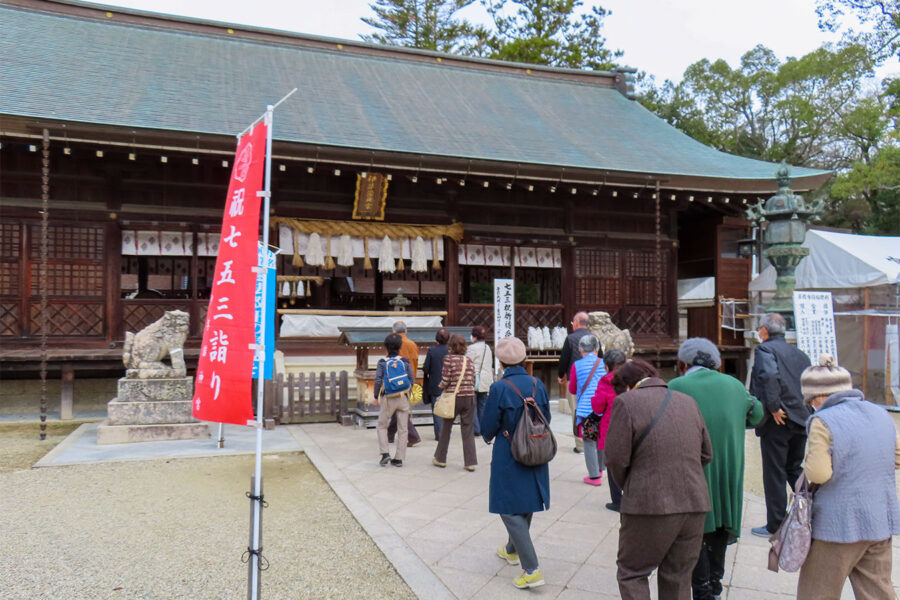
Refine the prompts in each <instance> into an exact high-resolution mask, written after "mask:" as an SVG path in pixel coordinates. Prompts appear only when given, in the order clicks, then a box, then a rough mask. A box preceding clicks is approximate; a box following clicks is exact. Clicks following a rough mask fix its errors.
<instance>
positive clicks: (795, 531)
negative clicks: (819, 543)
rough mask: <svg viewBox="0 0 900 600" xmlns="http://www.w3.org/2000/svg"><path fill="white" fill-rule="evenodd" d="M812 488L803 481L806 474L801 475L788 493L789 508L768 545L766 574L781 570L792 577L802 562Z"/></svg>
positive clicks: (808, 533)
mask: <svg viewBox="0 0 900 600" xmlns="http://www.w3.org/2000/svg"><path fill="white" fill-rule="evenodd" d="M814 487H815V486H810V485H809V484H808V482H807V481H806V473H801V474H800V477H798V478H797V483H796V484H795V485H794V491H793V492H791V504H790V506H789V507H788V511H787V516H785V518H784V521H782V522H781V527H779V528H778V531H776V532H775V533H773V534H772V537H770V538H769V542H770V543H771V544H772V547H771V548H770V549H769V570H770V571H775V572H776V573H777V572H778V569H782V570H784V571H787V572H789V573H796V572H797V571H799V570H800V567H802V566H803V563H804V562H806V556H807V555H808V554H809V547H810V545H812V503H813V494H814V493H815V489H814Z"/></svg>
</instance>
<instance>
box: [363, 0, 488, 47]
mask: <svg viewBox="0 0 900 600" xmlns="http://www.w3.org/2000/svg"><path fill="white" fill-rule="evenodd" d="M473 1H474V0H376V1H375V2H373V3H372V4H370V5H369V7H370V8H371V9H372V12H374V13H375V15H374V16H373V17H364V18H363V19H362V20H363V22H364V23H366V24H367V25H370V26H372V27H374V28H375V29H377V30H379V32H378V33H373V34H371V35H364V36H362V39H363V40H365V41H367V42H372V43H375V44H386V45H390V46H407V47H412V48H424V49H426V50H437V51H439V52H455V51H457V50H458V47H459V44H460V41H461V39H462V38H463V37H464V35H465V31H466V30H467V27H468V25H467V24H466V23H465V22H464V21H460V20H458V19H457V18H456V17H455V15H456V13H457V11H459V10H460V9H461V8H463V7H465V6H467V5H469V4H471V3H472V2H473Z"/></svg>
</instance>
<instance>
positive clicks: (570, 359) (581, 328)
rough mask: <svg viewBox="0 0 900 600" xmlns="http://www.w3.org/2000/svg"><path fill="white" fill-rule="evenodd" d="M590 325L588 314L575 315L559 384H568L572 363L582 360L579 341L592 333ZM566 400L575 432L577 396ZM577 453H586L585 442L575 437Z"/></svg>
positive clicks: (561, 359) (563, 352)
mask: <svg viewBox="0 0 900 600" xmlns="http://www.w3.org/2000/svg"><path fill="white" fill-rule="evenodd" d="M588 325H590V317H588V314H587V313H586V312H578V313H575V316H574V317H573V318H572V330H573V331H572V333H570V334H569V335H568V337H567V338H566V343H565V344H563V347H562V350H561V351H560V353H559V370H558V375H559V382H560V383H566V378H567V377H568V376H569V371H571V370H572V363H574V362H575V361H576V360H578V359H579V358H581V351H580V350H579V349H578V341H579V340H580V339H581V338H582V337H584V336H586V335H587V334H589V333H590V330H588ZM600 353H601V354H602V353H603V349H602V348H601V349H600ZM566 400H567V401H568V403H569V412H571V413H572V430H573V431H574V430H575V404H576V401H575V396H574V394H568V393H567V394H566ZM574 450H575V452H578V453H579V454H580V453H582V452H584V440H582V439H581V438H580V437H578V436H575V448H574Z"/></svg>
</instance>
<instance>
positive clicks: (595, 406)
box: [591, 349, 626, 512]
mask: <svg viewBox="0 0 900 600" xmlns="http://www.w3.org/2000/svg"><path fill="white" fill-rule="evenodd" d="M625 360H626V359H625V354H624V353H623V352H622V351H621V350H615V349H613V350H608V351H607V352H606V354H604V355H603V363H604V364H605V366H606V375H604V376H603V377H602V378H601V379H600V383H599V384H597V391H596V392H594V396H593V397H592V398H591V410H592V411H593V412H594V414H595V415H600V434H599V436H598V438H597V449H598V450H604V449H605V448H606V432H607V430H608V429H609V417H610V415H611V414H612V405H613V400H615V399H616V396H617V393H616V390H615V389H613V386H612V378H613V376H614V375H615V371H616V369H618V368H619V367H620V366H622V365H623V364H624V363H625ZM623 391H624V390H623ZM606 479H607V481H608V482H609V497H610V500H612V502H610V503H609V504H607V505H606V508H608V509H609V510H614V511H616V512H619V503H620V502H621V501H622V488H620V487H619V486H618V485H616V482H615V481H613V478H612V477H610V476H609V473H607V477H606Z"/></svg>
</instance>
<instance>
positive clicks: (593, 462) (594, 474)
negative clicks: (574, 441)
mask: <svg viewBox="0 0 900 600" xmlns="http://www.w3.org/2000/svg"><path fill="white" fill-rule="evenodd" d="M605 463H606V453H605V452H604V451H603V450H598V449H597V442H596V440H586V441H585V444H584V465H585V466H586V467H587V471H588V477H590V478H591V479H596V478H598V477H600V472H601V471H603V468H604V467H605V466H606V464H605Z"/></svg>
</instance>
